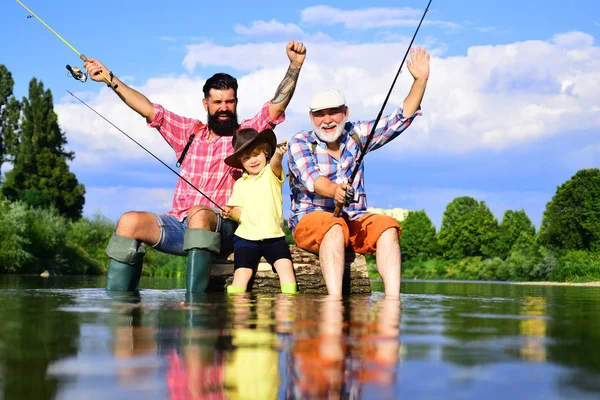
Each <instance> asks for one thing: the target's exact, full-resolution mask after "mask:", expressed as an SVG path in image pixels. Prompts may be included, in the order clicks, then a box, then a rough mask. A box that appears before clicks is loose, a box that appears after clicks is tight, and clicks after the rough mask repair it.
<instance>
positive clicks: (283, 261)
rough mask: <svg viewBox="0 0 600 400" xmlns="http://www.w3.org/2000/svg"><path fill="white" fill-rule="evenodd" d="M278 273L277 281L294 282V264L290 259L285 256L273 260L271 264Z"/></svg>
mask: <svg viewBox="0 0 600 400" xmlns="http://www.w3.org/2000/svg"><path fill="white" fill-rule="evenodd" d="M273 266H274V267H275V270H276V271H277V275H279V283H280V284H281V285H284V284H286V283H296V276H295V275H294V266H293V265H292V261H291V260H288V259H287V258H280V259H279V260H277V261H275V264H274V265H273Z"/></svg>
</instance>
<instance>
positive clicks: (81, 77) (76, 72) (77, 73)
mask: <svg viewBox="0 0 600 400" xmlns="http://www.w3.org/2000/svg"><path fill="white" fill-rule="evenodd" d="M16 1H17V3H19V4H20V5H21V6H23V8H24V9H26V10H27V12H29V14H31V15H28V16H27V18H31V16H34V17H35V18H36V19H37V20H38V21H40V22H41V23H42V24H43V25H44V26H45V27H46V28H48V29H49V30H50V32H52V33H54V34H55V35H56V37H58V38H59V39H60V40H62V42H63V43H64V44H66V45H67V46H69V48H70V49H71V50H73V51H74V52H75V53H76V54H77V55H78V56H79V58H80V59H81V60H82V61H83V62H84V63H85V62H87V60H88V59H87V57H86V56H85V55H83V54H81V53H80V52H79V51H77V49H76V48H75V47H73V46H72V45H71V44H70V43H69V42H67V41H66V40H65V39H64V38H63V37H62V36H60V35H59V34H58V33H57V32H56V31H55V30H54V29H52V28H51V27H50V25H48V24H47V23H45V22H44V21H43V20H42V19H41V18H40V17H38V16H37V14H36V13H34V12H33V11H31V10H30V9H29V8H28V7H27V6H26V5H25V4H23V3H22V2H21V1H20V0H16ZM67 70H69V73H70V74H71V76H72V77H73V78H75V79H77V80H78V81H81V82H85V81H86V80H87V74H85V73H84V72H82V71H81V70H80V69H79V68H75V67H71V66H70V65H67ZM100 75H102V78H104V80H105V81H106V84H107V85H108V86H109V87H111V88H113V89H116V88H117V87H118V85H117V84H114V83H113V82H112V72H111V73H110V78H109V77H107V76H106V75H104V74H103V73H102V72H100Z"/></svg>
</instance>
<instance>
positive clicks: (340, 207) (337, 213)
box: [333, 204, 343, 218]
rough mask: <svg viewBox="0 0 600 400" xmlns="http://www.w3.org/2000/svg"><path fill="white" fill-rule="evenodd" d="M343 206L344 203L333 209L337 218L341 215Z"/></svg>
mask: <svg viewBox="0 0 600 400" xmlns="http://www.w3.org/2000/svg"><path fill="white" fill-rule="evenodd" d="M342 207H343V205H342V204H338V205H336V206H335V210H333V216H334V217H335V218H337V217H339V216H340V213H341V212H342Z"/></svg>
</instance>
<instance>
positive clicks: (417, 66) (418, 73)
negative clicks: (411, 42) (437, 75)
mask: <svg viewBox="0 0 600 400" xmlns="http://www.w3.org/2000/svg"><path fill="white" fill-rule="evenodd" d="M429 59H430V55H429V53H427V50H425V48H422V47H421V46H417V48H416V49H414V48H412V49H410V60H407V62H406V66H407V67H408V70H409V71H410V74H411V75H412V76H413V78H414V79H415V80H424V81H426V80H427V79H429Z"/></svg>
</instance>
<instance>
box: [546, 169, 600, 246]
mask: <svg viewBox="0 0 600 400" xmlns="http://www.w3.org/2000/svg"><path fill="white" fill-rule="evenodd" d="M539 240H540V243H541V244H542V245H544V246H547V247H549V248H552V249H558V250H591V251H600V169H597V168H592V169H582V170H579V171H577V173H576V174H575V175H573V177H572V178H571V179H569V180H568V181H566V182H565V183H564V184H562V185H561V186H559V187H558V188H557V190H556V194H555V195H554V196H553V197H552V200H551V201H550V202H549V203H548V204H547V205H546V210H545V211H544V216H543V218H542V226H541V227H540V233H539Z"/></svg>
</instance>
